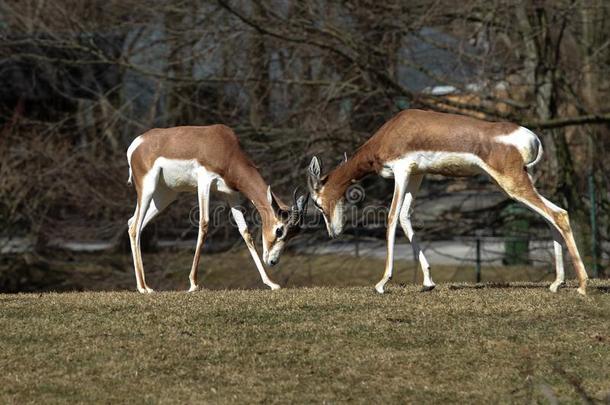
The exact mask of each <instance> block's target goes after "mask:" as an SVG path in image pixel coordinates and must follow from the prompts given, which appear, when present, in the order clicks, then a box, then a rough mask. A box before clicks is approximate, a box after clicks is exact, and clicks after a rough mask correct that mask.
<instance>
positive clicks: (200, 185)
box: [189, 173, 213, 292]
mask: <svg viewBox="0 0 610 405" xmlns="http://www.w3.org/2000/svg"><path fill="white" fill-rule="evenodd" d="M212 181H213V178H212V177H210V176H209V175H208V174H205V173H202V174H200V175H199V178H198V180H197V196H198V200H199V231H198V233H197V247H196V248H195V257H194V258H193V265H192V267H191V272H190V274H189V281H190V288H189V292H193V291H197V290H198V289H199V285H198V284H197V269H198V268H199V259H200V258H201V249H202V248H203V244H204V242H205V238H206V236H207V234H208V224H209V222H210V186H211V184H212Z"/></svg>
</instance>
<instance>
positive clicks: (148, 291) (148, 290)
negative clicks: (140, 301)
mask: <svg viewBox="0 0 610 405" xmlns="http://www.w3.org/2000/svg"><path fill="white" fill-rule="evenodd" d="M138 292H139V293H140V294H152V293H154V292H155V290H153V289H152V288H149V287H143V288H142V287H138Z"/></svg>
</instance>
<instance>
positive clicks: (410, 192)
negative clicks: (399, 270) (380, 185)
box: [400, 174, 436, 291]
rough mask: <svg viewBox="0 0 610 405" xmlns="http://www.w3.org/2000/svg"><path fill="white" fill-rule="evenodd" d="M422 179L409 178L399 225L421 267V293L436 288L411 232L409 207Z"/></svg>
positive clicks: (418, 177)
mask: <svg viewBox="0 0 610 405" xmlns="http://www.w3.org/2000/svg"><path fill="white" fill-rule="evenodd" d="M423 177H424V176H423V175H422V174H417V175H413V176H411V177H410V178H409V182H408V183H407V189H406V193H405V200H404V202H403V205H402V209H401V210H400V225H401V227H402V230H403V231H404V233H405V235H406V236H407V239H409V242H410V243H411V245H412V246H413V252H414V254H415V256H416V257H417V260H418V261H419V264H420V266H421V271H422V274H423V276H424V283H423V291H430V290H432V289H434V287H436V284H434V281H432V277H431V276H430V264H429V263H428V260H427V259H426V256H425V255H424V252H423V251H422V249H421V247H420V246H419V243H418V242H417V239H416V237H415V232H413V225H412V224H411V207H412V206H413V201H414V200H415V194H416V193H417V191H418V190H419V187H420V186H421V182H422V179H423Z"/></svg>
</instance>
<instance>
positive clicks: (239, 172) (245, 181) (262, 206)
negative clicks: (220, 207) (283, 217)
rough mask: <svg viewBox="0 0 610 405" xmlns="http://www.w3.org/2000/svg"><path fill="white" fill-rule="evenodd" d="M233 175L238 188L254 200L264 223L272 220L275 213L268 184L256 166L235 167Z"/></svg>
mask: <svg viewBox="0 0 610 405" xmlns="http://www.w3.org/2000/svg"><path fill="white" fill-rule="evenodd" d="M231 175H232V177H233V178H234V184H235V187H236V188H237V190H238V191H239V192H240V193H242V194H243V195H244V197H246V198H247V199H248V200H250V201H251V202H252V204H253V205H254V207H255V208H256V210H257V211H258V213H259V214H260V216H261V219H262V220H263V224H266V223H268V222H269V221H272V220H273V219H274V218H275V213H274V211H273V208H272V207H271V204H270V203H269V200H268V199H267V188H268V187H269V186H268V184H267V183H266V182H265V180H264V179H263V177H262V176H261V174H260V173H259V171H258V170H257V169H256V167H254V166H252V165H251V164H249V163H248V164H242V165H238V166H236V167H233V168H232V170H231Z"/></svg>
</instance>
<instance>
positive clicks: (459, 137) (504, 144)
mask: <svg viewBox="0 0 610 405" xmlns="http://www.w3.org/2000/svg"><path fill="white" fill-rule="evenodd" d="M541 157H542V145H541V143H540V140H539V139H538V137H537V136H536V135H535V134H534V133H533V132H531V131H530V130H528V129H526V128H524V127H521V126H519V125H516V124H512V123H508V122H488V121H482V120H478V119H475V118H470V117H466V116H462V115H455V114H445V113H438V112H432V111H422V110H405V111H402V112H400V113H399V114H398V115H396V116H395V117H394V118H392V119H391V120H390V121H388V122H386V123H385V124H384V125H383V126H382V127H381V128H380V129H379V130H378V131H377V132H376V133H375V135H373V136H372V137H371V138H370V139H369V140H368V141H367V142H365V143H364V144H363V145H362V146H360V148H359V149H358V150H357V151H356V152H355V153H354V155H353V156H352V157H351V158H350V159H349V160H346V161H345V162H344V163H342V164H341V165H339V166H338V167H337V168H335V169H334V170H332V171H331V172H330V173H328V174H327V175H326V176H321V167H320V162H319V160H318V159H317V158H316V157H314V158H313V159H312V161H311V164H310V166H309V176H308V178H309V188H310V192H311V197H312V201H313V203H314V205H315V206H316V207H317V208H318V210H320V211H321V212H322V214H323V216H324V220H325V222H326V227H327V230H328V233H329V235H330V236H331V237H335V236H337V235H339V234H340V233H341V232H342V230H343V221H344V219H343V206H344V203H345V197H344V195H345V191H346V190H347V188H348V187H349V185H350V183H352V182H353V181H355V180H358V179H360V178H362V177H364V176H365V175H367V174H369V173H378V174H380V175H381V176H383V177H394V182H395V187H394V196H393V199H392V204H391V206H390V211H389V214H388V228H387V257H386V265H385V273H384V275H383V278H382V279H381V281H379V283H377V285H376V286H375V289H376V290H377V291H378V292H379V293H383V291H384V287H385V284H386V283H387V282H388V280H390V278H391V277H392V266H393V257H394V236H395V232H396V225H397V222H400V224H401V226H402V228H403V230H404V232H405V234H406V235H407V238H408V239H409V241H410V242H411V243H412V244H413V248H414V251H415V252H416V255H417V257H418V260H419V262H420V265H421V268H422V272H423V276H424V281H423V285H424V290H431V289H433V288H434V286H435V285H434V282H433V281H432V278H431V277H430V265H429V264H428V261H427V260H426V257H425V256H424V253H423V252H422V250H421V249H420V247H419V245H418V244H417V241H416V240H415V235H414V233H413V227H412V226H411V221H410V215H411V213H410V209H411V205H412V204H413V200H414V198H415V194H416V192H417V190H418V188H419V186H420V184H421V181H422V178H423V176H424V174H425V173H436V174H442V175H446V176H454V177H459V176H471V175H474V174H477V173H481V172H483V173H487V174H488V175H489V176H491V178H492V179H493V180H494V181H495V182H496V183H497V184H498V185H499V186H500V188H502V189H503V190H504V191H505V192H506V193H507V194H508V195H509V196H510V197H511V198H513V199H515V200H517V201H520V202H521V203H523V204H525V205H526V206H528V207H529V208H531V209H532V210H534V211H535V212H537V213H538V214H540V215H542V216H543V217H544V219H545V220H546V221H547V222H549V224H550V225H551V229H552V231H553V237H554V250H555V268H556V279H555V281H554V282H553V283H552V284H551V286H550V289H551V291H553V292H556V291H557V289H558V288H559V287H560V286H561V285H562V284H563V283H564V280H565V276H564V269H563V256H562V246H561V241H562V240H563V241H564V242H565V244H566V246H567V248H568V251H569V253H570V256H571V257H572V262H573V264H574V269H575V271H576V275H577V277H578V281H579V288H578V292H579V293H581V294H586V286H587V272H586V271H585V267H584V265H583V263H582V260H581V259H580V255H579V254H578V249H577V247H576V243H575V242H574V237H573V235H572V230H571V228H570V222H569V218H568V214H567V212H566V211H565V210H563V209H561V208H559V207H557V206H556V205H554V204H553V203H551V202H550V201H548V200H547V199H545V198H544V197H542V196H541V195H540V194H538V192H537V191H536V189H535V188H534V185H533V182H532V178H531V177H530V175H529V173H528V171H527V169H528V168H530V167H532V166H534V165H535V164H536V163H537V162H538V161H539V160H540V158H541Z"/></svg>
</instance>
